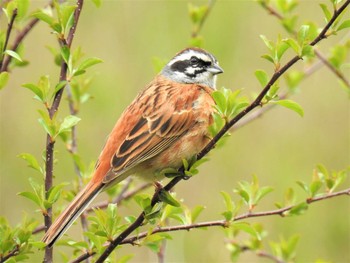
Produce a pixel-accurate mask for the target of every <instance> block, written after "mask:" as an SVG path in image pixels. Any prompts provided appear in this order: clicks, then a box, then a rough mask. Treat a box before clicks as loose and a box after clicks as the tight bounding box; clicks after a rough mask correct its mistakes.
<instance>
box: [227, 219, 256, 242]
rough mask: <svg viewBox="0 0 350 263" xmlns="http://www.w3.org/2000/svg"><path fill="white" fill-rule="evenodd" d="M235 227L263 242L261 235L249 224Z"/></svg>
mask: <svg viewBox="0 0 350 263" xmlns="http://www.w3.org/2000/svg"><path fill="white" fill-rule="evenodd" d="M233 227H234V228H237V229H239V230H242V231H244V232H246V233H248V234H249V235H251V236H253V237H255V238H257V239H258V240H261V236H260V234H259V233H258V232H257V231H256V230H255V229H254V227H252V226H251V225H250V224H248V223H244V222H243V223H241V222H240V223H234V224H233Z"/></svg>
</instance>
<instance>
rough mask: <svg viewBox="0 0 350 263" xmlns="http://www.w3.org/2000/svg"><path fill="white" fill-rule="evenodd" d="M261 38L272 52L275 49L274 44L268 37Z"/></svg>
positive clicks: (262, 36) (261, 36)
mask: <svg viewBox="0 0 350 263" xmlns="http://www.w3.org/2000/svg"><path fill="white" fill-rule="evenodd" d="M260 38H261V39H262V41H264V43H265V45H266V46H267V48H268V49H269V50H271V51H272V50H273V49H274V48H275V47H274V44H273V42H272V41H270V40H268V39H267V37H266V36H264V35H260Z"/></svg>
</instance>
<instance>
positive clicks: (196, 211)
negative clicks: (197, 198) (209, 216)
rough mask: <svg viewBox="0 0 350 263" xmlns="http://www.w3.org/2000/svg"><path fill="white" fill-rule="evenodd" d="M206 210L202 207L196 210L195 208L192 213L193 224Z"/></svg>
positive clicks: (197, 207) (198, 206) (199, 206)
mask: <svg viewBox="0 0 350 263" xmlns="http://www.w3.org/2000/svg"><path fill="white" fill-rule="evenodd" d="M204 209H205V207H204V206H201V205H197V206H196V207H195V208H193V210H192V212H191V223H194V222H195V221H196V220H197V218H198V216H199V215H200V214H201V213H202V212H203V210H204Z"/></svg>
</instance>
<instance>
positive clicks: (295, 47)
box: [283, 38, 301, 55]
mask: <svg viewBox="0 0 350 263" xmlns="http://www.w3.org/2000/svg"><path fill="white" fill-rule="evenodd" d="M283 41H284V42H285V43H287V44H288V45H289V46H290V47H291V48H292V49H293V50H294V51H295V53H297V54H298V55H300V53H301V47H300V45H299V44H298V42H297V41H295V40H294V39H293V38H287V39H283Z"/></svg>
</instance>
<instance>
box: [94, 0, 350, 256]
mask: <svg viewBox="0 0 350 263" xmlns="http://www.w3.org/2000/svg"><path fill="white" fill-rule="evenodd" d="M349 4H350V0H347V1H346V2H345V3H344V4H343V5H342V6H341V7H340V8H339V9H338V10H336V11H335V12H334V14H333V16H332V18H331V19H330V21H329V22H328V23H327V25H326V26H325V28H324V29H323V30H322V31H321V33H320V34H319V35H318V36H317V37H316V38H315V39H314V40H313V41H312V42H311V43H310V45H311V46H315V45H316V44H317V43H319V42H320V41H321V40H323V39H324V38H325V37H326V33H327V31H328V29H329V28H330V27H331V25H332V24H333V23H334V21H335V20H336V19H337V18H338V16H339V15H340V14H341V13H342V12H343V11H344V10H345V8H346V7H347V6H348V5H349ZM300 59H301V57H299V56H295V57H294V58H292V59H291V60H290V61H289V62H287V64H285V65H284V66H283V67H282V68H280V69H279V70H278V71H276V72H275V73H274V74H273V76H272V77H271V79H270V81H269V82H268V83H267V85H266V86H265V87H264V89H263V90H262V92H261V93H260V94H259V95H258V97H257V98H256V99H255V100H254V101H253V102H252V103H251V104H250V105H248V106H247V107H246V108H245V109H244V110H243V111H241V112H240V113H239V114H238V115H237V116H236V117H234V118H233V119H231V120H230V121H229V122H228V123H226V125H225V126H224V127H223V128H222V129H221V130H220V131H219V132H218V134H217V135H216V136H215V137H214V138H213V139H212V140H211V141H210V142H209V143H208V144H207V145H206V147H204V149H203V150H202V151H201V152H200V153H199V154H198V155H197V160H200V159H202V158H203V157H204V156H205V155H206V154H208V153H209V151H211V150H212V149H213V148H214V146H215V144H216V143H217V142H218V141H219V139H220V138H221V137H222V136H223V135H224V134H225V133H226V132H227V131H228V130H229V129H230V128H231V127H232V126H233V125H235V124H236V123H237V122H238V121H239V120H241V119H242V118H243V117H245V116H246V115H247V114H248V113H249V112H251V111H252V110H253V109H255V108H256V107H258V106H259V105H261V101H262V100H263V98H264V97H265V95H266V94H267V93H268V91H269V90H270V88H271V86H272V85H273V84H274V83H275V82H276V81H277V80H278V79H279V78H280V76H281V75H283V74H284V73H285V72H286V71H287V70H288V69H289V68H290V67H292V66H293V65H294V64H295V63H296V62H298V61H299V60H300ZM179 170H180V172H181V171H184V167H181V168H180V169H179ZM181 180H182V177H176V178H174V179H173V180H171V181H170V182H169V183H168V184H167V185H166V186H165V187H164V190H166V191H169V190H170V189H171V188H172V187H173V186H175V185H176V184H177V183H178V182H180V181H181ZM158 201H159V195H158V192H156V193H155V194H154V196H153V198H152V206H154V205H155V204H156V203H157V202H158ZM144 219H145V214H144V212H142V213H141V214H140V215H139V216H138V218H137V219H136V220H135V222H134V223H133V224H131V225H130V226H129V227H128V228H127V229H126V230H125V231H124V232H122V233H121V234H120V235H119V236H117V237H116V238H115V239H114V240H113V241H112V242H111V243H110V244H109V246H108V247H107V248H106V250H105V251H104V252H103V253H102V255H101V256H100V257H99V258H98V259H97V261H96V262H97V263H102V262H103V261H104V260H105V259H106V258H107V257H108V256H109V255H110V254H111V253H112V251H113V250H114V249H115V248H116V247H117V246H118V245H120V244H121V242H123V240H124V239H125V238H126V237H127V236H129V235H130V234H131V233H132V232H133V231H134V230H136V229H137V228H138V227H139V226H141V224H142V223H143V221H144Z"/></svg>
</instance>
